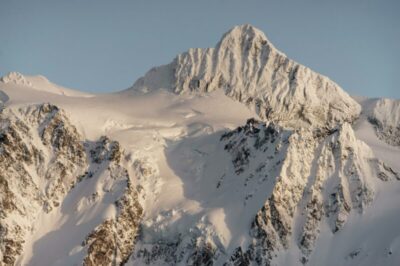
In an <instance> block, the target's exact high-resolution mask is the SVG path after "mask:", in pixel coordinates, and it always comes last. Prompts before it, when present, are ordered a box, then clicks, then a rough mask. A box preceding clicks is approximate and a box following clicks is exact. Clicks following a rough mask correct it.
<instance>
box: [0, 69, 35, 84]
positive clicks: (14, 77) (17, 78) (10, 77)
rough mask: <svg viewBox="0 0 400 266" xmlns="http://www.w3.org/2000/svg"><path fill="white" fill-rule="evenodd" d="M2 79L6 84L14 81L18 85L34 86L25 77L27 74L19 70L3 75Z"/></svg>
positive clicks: (0, 79)
mask: <svg viewBox="0 0 400 266" xmlns="http://www.w3.org/2000/svg"><path fill="white" fill-rule="evenodd" d="M0 81H1V82H3V83H6V84H7V83H14V84H16V85H23V86H28V87H32V83H31V82H30V81H29V80H27V79H26V78H25V76H24V75H22V74H21V73H19V72H10V73H8V74H7V75H5V76H3V77H1V78H0Z"/></svg>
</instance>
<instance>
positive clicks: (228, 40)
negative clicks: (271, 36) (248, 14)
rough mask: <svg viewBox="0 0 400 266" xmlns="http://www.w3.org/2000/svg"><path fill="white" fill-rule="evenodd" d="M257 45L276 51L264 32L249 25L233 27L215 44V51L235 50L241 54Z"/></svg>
mask: <svg viewBox="0 0 400 266" xmlns="http://www.w3.org/2000/svg"><path fill="white" fill-rule="evenodd" d="M257 45H266V46H268V47H269V48H270V49H274V50H276V48H275V47H274V46H273V44H272V43H271V42H270V41H269V40H268V38H267V36H265V34H264V32H262V31H261V30H259V29H257V28H256V27H254V26H252V25H250V24H244V25H239V26H235V27H233V28H232V29H231V30H229V31H228V32H226V33H225V34H224V35H223V36H222V38H221V40H220V41H219V43H218V44H217V46H216V49H217V50H218V49H219V50H221V49H232V50H234V49H236V50H237V52H239V51H241V52H243V51H244V50H246V49H249V48H250V47H252V46H257Z"/></svg>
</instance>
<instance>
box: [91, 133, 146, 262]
mask: <svg viewBox="0 0 400 266" xmlns="http://www.w3.org/2000/svg"><path fill="white" fill-rule="evenodd" d="M90 153H91V158H92V160H93V161H94V162H95V163H98V164H99V163H103V162H104V161H106V162H108V163H107V164H108V167H107V171H108V172H109V175H110V177H111V178H112V179H114V180H115V181H116V182H126V188H125V192H124V193H123V195H122V196H121V198H120V199H119V200H117V201H116V202H115V204H116V207H117V209H118V213H117V215H116V217H115V219H108V220H106V221H104V222H103V223H102V224H101V225H99V226H98V227H97V228H96V229H95V230H94V231H93V232H92V233H91V234H90V235H89V236H88V237H87V238H86V241H85V243H84V244H85V245H87V246H88V252H87V256H86V257H85V259H84V265H123V264H125V263H126V261H127V260H128V259H129V256H130V255H131V254H132V252H133V248H134V244H135V241H136V239H135V238H136V235H137V232H138V230H139V222H140V219H141V217H142V213H143V209H142V207H141V206H140V204H139V201H138V193H137V191H136V189H135V188H134V187H133V186H132V183H131V180H130V177H129V174H128V171H127V169H125V168H124V167H122V166H121V165H122V160H123V159H122V154H123V151H122V150H121V148H120V145H119V143H118V142H116V141H110V140H109V139H108V138H106V137H102V138H101V139H100V140H99V141H98V142H97V143H95V147H94V148H93V149H92V150H91V152H90Z"/></svg>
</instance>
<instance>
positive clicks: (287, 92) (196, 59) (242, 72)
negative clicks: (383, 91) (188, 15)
mask: <svg viewBox="0 0 400 266" xmlns="http://www.w3.org/2000/svg"><path fill="white" fill-rule="evenodd" d="M171 75H173V76H171ZM134 88H135V89H137V90H144V91H146V90H149V89H157V88H169V89H172V90H174V91H175V92H177V93H181V94H185V93H204V92H209V91H214V90H217V89H223V90H224V91H225V93H226V94H227V95H229V96H231V97H232V98H234V99H236V100H238V101H240V102H242V103H245V104H247V105H248V106H249V107H251V108H253V109H254V110H256V112H257V114H258V115H259V116H260V117H261V118H262V119H265V120H268V121H275V122H277V123H280V124H282V125H285V126H290V127H299V126H310V125H311V126H316V127H328V128H332V127H334V126H336V125H338V124H340V123H343V122H351V121H353V120H354V119H355V118H357V117H358V115H359V113H360V111H361V108H360V106H359V104H358V103H357V102H355V101H354V100H353V99H352V98H351V97H350V96H349V95H348V94H347V93H346V92H344V91H343V90H342V89H341V88H340V87H339V86H338V85H337V84H335V83H334V82H333V81H331V80H329V79H328V78H326V77H324V76H322V75H320V74H318V73H316V72H314V71H312V70H310V69H309V68H307V67H305V66H302V65H300V64H298V63H296V62H294V61H293V60H290V59H289V58H287V57H286V55H284V54H283V53H281V52H280V51H278V50H277V49H276V48H275V47H274V46H273V45H272V44H271V43H270V42H269V41H268V40H267V38H266V37H265V35H264V33H262V32H261V31H259V30H257V29H256V28H254V27H252V26H251V25H242V26H237V27H234V28H233V29H232V30H230V31H229V32H227V33H226V34H225V35H224V36H223V38H222V39H221V41H220V42H219V43H218V44H217V46H216V47H215V48H209V49H190V50H189V51H188V52H186V53H183V54H180V55H178V56H177V57H176V59H175V60H174V62H173V63H171V64H170V65H167V66H162V67H159V68H154V69H152V70H151V71H149V73H148V74H146V76H145V77H143V78H141V79H139V80H138V81H137V82H136V83H135V85H134Z"/></svg>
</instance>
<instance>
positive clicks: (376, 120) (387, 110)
mask: <svg viewBox="0 0 400 266" xmlns="http://www.w3.org/2000/svg"><path fill="white" fill-rule="evenodd" d="M368 119H369V121H370V123H372V124H373V125H374V126H375V130H376V133H377V135H378V137H379V138H380V139H381V140H383V141H385V142H386V143H388V144H389V145H397V146H400V100H392V99H379V100H377V101H376V103H375V104H374V106H373V109H372V112H371V113H370V114H369V117H368Z"/></svg>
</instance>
